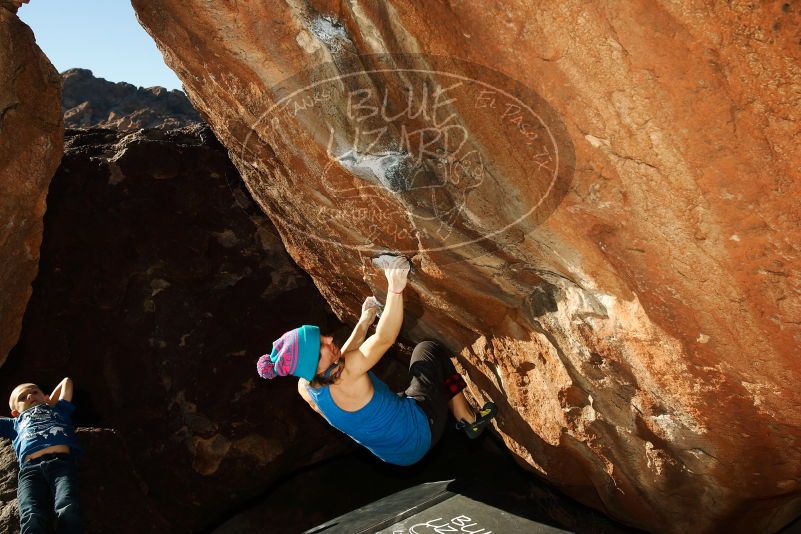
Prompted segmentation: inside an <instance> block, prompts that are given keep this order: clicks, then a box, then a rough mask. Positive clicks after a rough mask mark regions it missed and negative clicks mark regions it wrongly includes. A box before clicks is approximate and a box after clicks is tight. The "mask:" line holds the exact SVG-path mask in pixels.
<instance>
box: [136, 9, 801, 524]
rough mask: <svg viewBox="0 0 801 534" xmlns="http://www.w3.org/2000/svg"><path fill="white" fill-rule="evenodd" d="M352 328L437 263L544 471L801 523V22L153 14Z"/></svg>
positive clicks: (454, 311) (706, 516)
mask: <svg viewBox="0 0 801 534" xmlns="http://www.w3.org/2000/svg"><path fill="white" fill-rule="evenodd" d="M133 4H134V7H135V8H136V10H137V13H138V16H139V18H140V21H141V22H142V24H143V25H144V26H145V28H146V29H147V30H148V31H149V32H150V34H151V35H152V36H153V38H154V39H155V40H156V42H157V44H158V46H159V47H160V48H161V50H162V52H163V54H164V56H165V59H166V61H167V62H168V63H169V64H170V66H171V67H172V68H173V69H174V70H175V71H176V72H177V74H178V76H179V77H180V78H181V80H182V82H183V84H184V87H185V89H186V90H187V92H188V95H189V97H190V99H191V100H192V102H193V103H194V104H195V106H196V107H198V109H199V110H200V112H201V114H202V115H203V116H204V117H206V118H207V119H208V121H209V123H210V124H211V125H212V127H213V128H214V129H215V132H216V133H217V135H218V136H219V138H220V139H221V140H222V142H223V143H224V144H225V145H226V146H227V147H228V149H229V151H230V152H231V154H232V157H233V159H234V161H235V163H236V165H237V167H238V168H239V170H240V172H241V173H242V175H243V176H244V178H245V180H246V182H247V184H248V187H249V189H250V190H251V192H252V193H253V196H254V198H255V199H256V200H257V202H259V204H260V205H261V207H262V209H263V210H264V211H265V212H266V213H267V214H268V215H269V216H270V217H271V219H272V220H273V221H274V223H275V225H276V227H277V228H278V230H279V232H280V233H281V236H282V239H283V241H284V243H285V245H286V247H287V249H288V250H289V252H290V254H291V255H292V256H293V257H294V259H295V260H296V261H297V262H298V264H299V265H300V266H301V267H303V269H305V270H306V271H308V272H309V273H310V274H311V276H312V277H313V279H314V281H315V283H316V285H317V286H318V287H319V289H320V290H321V292H322V293H323V295H324V296H325V297H326V299H327V300H328V301H329V303H330V304H331V306H332V307H333V309H334V310H335V312H336V313H337V314H338V315H339V317H340V318H341V319H343V320H353V319H355V317H356V315H357V314H358V309H359V304H360V303H361V301H362V299H363V298H364V297H365V296H366V295H368V294H370V293H371V292H374V293H376V294H377V295H378V296H379V297H380V298H383V291H384V290H385V287H384V286H383V285H382V280H381V278H382V277H381V275H380V274H375V272H374V270H373V269H372V267H371V266H370V258H371V257H372V256H375V255H377V254H379V253H381V252H384V251H390V252H391V251H394V252H402V253H405V254H407V255H409V256H410V257H413V262H414V265H415V269H416V271H415V272H414V273H413V274H412V277H411V282H410V286H409V288H408V290H407V291H406V296H405V298H406V303H407V312H408V313H407V316H406V320H405V323H404V335H405V336H406V337H407V338H409V339H410V340H418V339H420V338H423V337H428V336H434V337H437V338H439V339H441V340H442V341H443V342H445V343H446V344H447V345H448V346H449V347H450V348H451V349H453V351H454V354H455V356H456V360H457V361H458V363H459V365H460V366H461V368H462V370H464V371H465V372H466V374H467V376H468V378H469V384H470V392H471V394H472V396H473V397H474V398H475V400H476V401H477V402H479V403H481V402H483V401H484V400H485V399H488V398H491V399H493V400H494V401H495V402H496V403H497V404H498V406H499V408H500V413H499V416H498V418H497V422H496V430H497V431H498V432H499V433H500V435H501V436H502V437H503V439H504V441H505V442H506V444H507V446H508V448H509V450H510V451H511V452H512V453H513V454H514V455H515V456H516V458H518V460H519V462H520V463H521V465H524V466H526V467H528V468H529V469H531V470H532V471H535V472H537V473H540V474H541V475H542V476H544V477H547V478H548V479H549V480H550V481H552V482H553V483H554V484H556V485H558V486H560V487H561V488H563V489H564V491H566V492H567V493H569V494H571V495H573V496H575V497H577V498H578V499H580V500H582V501H584V502H586V503H589V504H591V505H593V506H596V507H598V508H600V509H603V510H605V511H607V512H608V513H609V514H611V515H613V516H614V517H616V518H619V519H621V520H623V521H625V522H628V523H629V524H631V525H635V526H638V527H641V528H644V529H648V530H652V531H672V532H690V531H692V532H711V531H720V530H722V529H731V530H738V531H743V532H768V531H775V530H777V529H778V528H780V527H781V526H782V525H784V524H786V523H787V522H788V521H790V520H791V519H793V518H794V517H795V516H797V515H798V514H799V512H801V448H799V440H801V427H800V425H801V410H799V404H801V394H800V393H799V392H798V388H797V386H796V384H797V383H798V381H799V378H801V364H799V360H798V347H799V342H800V341H801V299H799V296H800V295H799V293H801V282H800V281H799V243H800V242H801V228H800V226H801V208H799V202H798V200H799V196H800V194H801V191H800V190H801V182H799V176H800V175H801V154H800V153H799V151H798V148H797V146H798V140H799V135H800V133H801V122H799V121H800V120H801V106H799V102H800V101H799V87H801V64H800V63H801V62H800V60H801V45H799V38H800V37H799V34H798V32H797V28H798V27H799V23H800V22H801V17H799V12H801V4H797V3H792V2H788V3H781V2H759V3H757V2H729V3H717V4H709V3H707V2H701V1H697V0H690V1H687V2H679V3H676V2H666V1H663V0H658V1H650V0H649V1H646V0H639V1H634V2H626V3H618V4H608V3H593V2H576V3H565V2H544V3H532V2H512V3H509V2H498V1H489V2H478V1H463V2H457V1H453V2H426V1H423V0H406V1H403V2H400V1H395V0H388V1H385V2H355V1H345V2H327V1H323V0H312V1H310V2H304V3H299V2H269V3H263V4H260V5H253V4H252V3H250V4H248V5H247V6H246V7H245V6H244V5H243V4H237V3H223V2H217V3H209V2H200V1H198V0H180V1H179V0H133Z"/></svg>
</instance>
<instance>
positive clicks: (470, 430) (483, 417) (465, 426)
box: [456, 401, 498, 439]
mask: <svg viewBox="0 0 801 534" xmlns="http://www.w3.org/2000/svg"><path fill="white" fill-rule="evenodd" d="M497 412H498V407H497V406H495V403H494V402H492V401H488V402H487V403H486V404H484V407H483V408H481V409H480V410H479V411H478V415H477V416H476V422H475V423H468V422H467V421H465V420H464V419H463V420H461V421H459V422H458V423H456V428H457V429H459V430H464V433H465V434H467V437H468V438H470V439H476V438H477V437H479V436H480V435H481V433H482V432H484V429H485V428H487V425H488V424H489V422H490V421H491V420H492V418H493V417H495V414H496V413H497Z"/></svg>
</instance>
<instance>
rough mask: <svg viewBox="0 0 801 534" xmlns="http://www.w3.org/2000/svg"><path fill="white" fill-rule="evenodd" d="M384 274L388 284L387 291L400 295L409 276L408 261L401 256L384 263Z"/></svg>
mask: <svg viewBox="0 0 801 534" xmlns="http://www.w3.org/2000/svg"><path fill="white" fill-rule="evenodd" d="M384 274H385V275H386V277H387V282H389V287H388V290H389V291H390V292H392V293H400V292H401V291H403V289H404V288H405V287H406V278H407V276H408V275H409V261H408V260H407V259H406V258H404V257H403V256H395V257H392V258H391V259H389V260H387V261H386V267H385V268H384Z"/></svg>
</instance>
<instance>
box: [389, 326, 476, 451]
mask: <svg viewBox="0 0 801 534" xmlns="http://www.w3.org/2000/svg"><path fill="white" fill-rule="evenodd" d="M409 376H410V377H411V379H412V380H411V383H410V384H409V387H408V388H406V391H404V392H403V393H404V395H406V396H407V397H410V398H412V399H414V400H415V401H417V404H419V405H420V407H421V408H422V409H423V412H425V414H426V416H428V424H429V426H430V427H431V446H432V447H433V446H434V445H435V444H436V443H437V442H438V441H439V439H440V438H441V437H442V433H443V432H444V431H445V425H446V424H447V423H448V401H450V400H451V398H452V397H453V396H454V395H456V394H457V393H459V392H460V391H461V390H463V389H464V388H465V383H464V380H462V377H461V376H459V373H457V372H456V368H455V367H454V366H453V363H451V359H450V357H449V354H448V351H447V349H445V347H443V346H442V344H440V343H439V342H437V341H421V342H420V343H418V344H417V346H416V347H415V348H414V351H413V352H412V360H411V362H409Z"/></svg>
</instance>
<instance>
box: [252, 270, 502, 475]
mask: <svg viewBox="0 0 801 534" xmlns="http://www.w3.org/2000/svg"><path fill="white" fill-rule="evenodd" d="M375 263H376V265H378V266H379V267H381V268H383V269H384V274H385V275H386V277H387V282H388V284H389V286H388V290H387V300H386V304H385V307H384V310H383V312H382V313H381V318H380V319H379V321H378V325H377V326H376V331H375V333H374V334H373V335H372V336H370V337H369V338H367V340H366V341H365V337H366V335H367V330H368V329H369V328H370V325H371V324H372V323H373V321H374V320H375V317H376V315H377V313H378V303H377V301H376V300H375V299H374V298H372V297H369V298H368V299H367V300H365V302H364V304H363V305H362V314H361V318H360V319H359V323H358V324H357V325H356V328H355V329H354V330H353V333H352V334H351V335H350V337H349V338H348V340H347V341H346V342H345V344H344V345H343V346H342V348H341V349H340V348H338V347H337V346H336V345H335V344H334V341H333V338H332V337H331V336H321V335H320V329H319V328H318V327H316V326H311V325H304V326H301V327H300V328H296V329H294V330H290V331H289V332H286V333H285V334H284V335H283V336H281V337H280V338H279V339H277V340H276V341H275V342H273V350H272V353H271V354H269V355H268V354H265V355H264V356H262V357H261V358H260V359H259V362H258V364H257V369H258V372H259V375H260V376H261V377H262V378H275V377H276V376H287V375H293V376H297V377H299V381H298V393H300V396H301V397H303V398H304V399H305V400H306V402H308V403H309V405H310V406H311V407H312V408H313V409H314V410H315V411H316V412H317V413H319V414H320V415H322V416H323V417H324V418H325V419H326V420H327V421H328V422H329V423H330V424H331V425H332V426H334V427H335V428H337V429H339V430H340V431H342V432H344V433H345V434H347V435H348V436H350V437H351V438H352V439H353V440H354V441H356V442H357V443H359V444H361V445H363V446H364V447H366V448H367V449H369V450H370V451H371V452H372V453H373V454H375V455H376V456H378V457H379V458H380V459H381V460H383V461H385V462H388V463H391V464H396V465H411V464H413V463H415V462H417V461H419V460H420V459H421V458H422V457H423V456H424V455H425V454H426V452H428V450H429V449H430V448H431V447H433V446H434V445H435V444H436V443H437V441H439V439H440V437H441V436H442V433H443V431H444V430H445V425H446V423H447V419H448V410H449V409H450V412H451V413H452V414H453V415H454V417H455V418H456V420H457V421H458V423H457V427H458V428H462V429H464V431H465V432H466V433H467V435H468V437H470V438H476V437H478V436H479V435H480V434H481V432H482V431H483V430H484V428H485V427H486V426H487V425H488V424H489V421H490V420H491V419H492V418H493V417H494V416H495V412H496V408H495V405H494V404H493V403H492V402H487V403H486V404H485V405H484V407H483V408H482V409H481V410H479V413H478V414H475V413H474V412H473V410H472V408H471V407H470V405H469V404H468V402H467V399H466V398H465V396H464V394H463V393H462V390H463V389H464V388H465V386H466V384H465V382H464V380H463V379H462V377H461V376H459V374H458V373H457V372H456V369H455V368H454V367H453V363H451V361H450V358H449V357H448V354H447V352H446V350H445V348H444V347H443V346H442V345H441V344H439V343H437V342H436V341H423V342H422V343H419V344H418V345H417V346H416V347H415V349H414V351H413V352H412V359H411V363H410V365H409V375H410V380H411V381H410V384H409V387H408V388H407V389H406V391H404V392H403V393H402V394H395V393H393V392H392V391H390V389H389V388H388V387H387V385H386V384H385V383H384V382H383V381H382V380H381V379H379V378H378V377H377V376H376V375H375V374H374V373H373V372H372V371H371V370H370V369H371V368H372V367H373V366H374V365H375V364H377V363H378V361H379V360H380V359H381V357H382V356H383V355H384V353H385V352H386V351H387V350H388V349H389V348H390V347H391V346H392V345H393V344H394V343H395V339H396V338H397V337H398V333H399V332H400V328H401V324H402V323H403V289H404V288H405V287H406V279H407V276H408V273H409V267H410V266H409V262H408V261H407V260H406V258H404V257H402V256H397V257H396V256H381V257H379V258H378V259H377V261H376V262H375Z"/></svg>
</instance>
